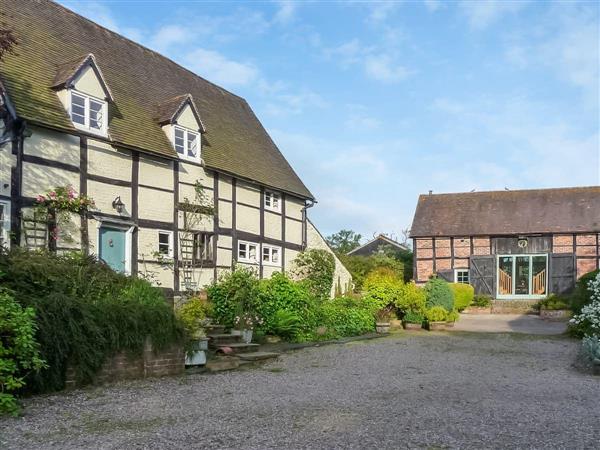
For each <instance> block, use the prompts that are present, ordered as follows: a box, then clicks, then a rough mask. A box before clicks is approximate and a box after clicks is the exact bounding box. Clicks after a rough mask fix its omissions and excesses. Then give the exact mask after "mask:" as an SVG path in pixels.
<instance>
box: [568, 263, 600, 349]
mask: <svg viewBox="0 0 600 450" xmlns="http://www.w3.org/2000/svg"><path fill="white" fill-rule="evenodd" d="M588 285H589V287H588V290H589V291H590V292H591V296H590V299H591V303H589V304H587V305H585V306H584V307H583V308H581V312H580V313H579V314H576V315H575V316H573V318H572V319H571V320H570V321H569V331H570V333H571V334H572V335H574V336H577V337H583V336H596V337H600V273H599V274H597V275H596V278H595V279H593V280H591V281H590V282H589V283H588Z"/></svg>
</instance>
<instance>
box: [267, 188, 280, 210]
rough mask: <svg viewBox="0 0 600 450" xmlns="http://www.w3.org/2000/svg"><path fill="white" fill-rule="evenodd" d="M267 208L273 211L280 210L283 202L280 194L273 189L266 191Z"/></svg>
mask: <svg viewBox="0 0 600 450" xmlns="http://www.w3.org/2000/svg"><path fill="white" fill-rule="evenodd" d="M265 208H267V209H270V210H271V211H280V210H281V203H280V198H279V194H277V193H275V192H271V191H265Z"/></svg>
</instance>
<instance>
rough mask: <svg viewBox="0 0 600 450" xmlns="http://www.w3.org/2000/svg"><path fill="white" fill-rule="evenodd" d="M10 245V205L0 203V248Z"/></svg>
mask: <svg viewBox="0 0 600 450" xmlns="http://www.w3.org/2000/svg"><path fill="white" fill-rule="evenodd" d="M9 245H10V203H9V202H4V201H2V202H0V247H6V248H8V247H9Z"/></svg>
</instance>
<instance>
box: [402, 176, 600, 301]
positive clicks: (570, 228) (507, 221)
mask: <svg viewBox="0 0 600 450" xmlns="http://www.w3.org/2000/svg"><path fill="white" fill-rule="evenodd" d="M411 237H412V239H413V243H414V245H413V248H414V278H415V280H416V281H417V283H424V282H426V281H427V280H428V279H429V277H430V276H431V275H433V274H439V275H440V276H442V277H444V278H446V279H447V280H449V281H454V282H459V283H470V284H472V285H473V286H474V288H475V291H476V292H477V293H481V294H488V295H491V296H492V297H494V298H496V299H499V300H501V299H512V300H520V299H522V300H535V299H540V298H543V297H546V296H547V295H548V294H550V293H557V294H560V293H564V292H567V291H569V290H570V289H572V288H573V286H574V284H575V281H576V280H577V278H579V277H581V276H582V275H584V274H585V273H588V272H591V271H593V270H595V269H597V268H598V267H599V265H600V259H599V258H600V186H591V187H575V188H559V189H535V190H517V191H498V192H470V193H462V194H435V195H434V194H430V195H421V196H420V197H419V202H418V204H417V209H416V212H415V217H414V220H413V224H412V229H411Z"/></svg>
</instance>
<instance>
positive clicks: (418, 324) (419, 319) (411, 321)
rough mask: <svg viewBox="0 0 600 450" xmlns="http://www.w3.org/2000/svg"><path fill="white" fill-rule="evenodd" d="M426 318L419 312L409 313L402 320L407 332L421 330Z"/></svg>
mask: <svg viewBox="0 0 600 450" xmlns="http://www.w3.org/2000/svg"><path fill="white" fill-rule="evenodd" d="M424 321H425V317H424V316H423V314H422V313H420V312H417V311H408V312H407V313H406V314H404V317H403V318H402V326H403V327H404V329H405V330H421V329H422V328H423V322H424Z"/></svg>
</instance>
